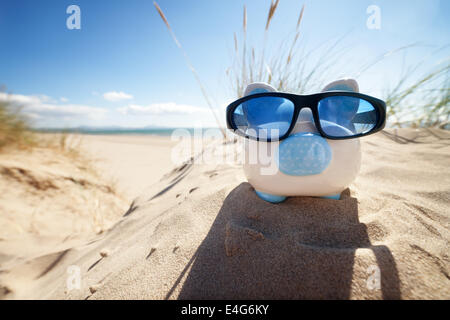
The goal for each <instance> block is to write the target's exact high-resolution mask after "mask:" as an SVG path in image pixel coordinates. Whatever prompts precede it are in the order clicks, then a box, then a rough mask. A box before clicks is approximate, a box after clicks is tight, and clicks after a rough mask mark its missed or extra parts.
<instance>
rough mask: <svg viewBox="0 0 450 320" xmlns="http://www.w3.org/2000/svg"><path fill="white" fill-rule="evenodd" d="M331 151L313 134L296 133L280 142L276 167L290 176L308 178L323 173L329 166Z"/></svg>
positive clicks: (324, 142)
mask: <svg viewBox="0 0 450 320" xmlns="http://www.w3.org/2000/svg"><path fill="white" fill-rule="evenodd" d="M331 158H332V151H331V148H330V146H329V144H328V142H327V141H326V140H325V139H324V138H322V137H321V136H320V135H319V134H317V133H313V132H297V133H294V134H292V135H290V136H289V137H288V138H286V139H285V140H283V141H281V143H280V145H279V147H278V155H277V156H276V159H277V166H278V168H279V169H280V171H281V172H283V173H284V174H287V175H290V176H309V175H315V174H319V173H321V172H323V171H324V170H325V169H326V168H327V167H328V165H329V164H330V161H331Z"/></svg>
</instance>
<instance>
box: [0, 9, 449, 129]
mask: <svg viewBox="0 0 450 320" xmlns="http://www.w3.org/2000/svg"><path fill="white" fill-rule="evenodd" d="M157 2H158V4H159V6H160V7H161V8H162V10H163V11H164V13H165V15H166V17H167V19H168V21H169V23H170V25H171V27H172V29H173V30H174V32H175V34H176V36H177V38H178V40H179V41H180V42H181V44H182V45H183V48H184V50H185V52H186V53H187V55H188V56H189V58H190V60H191V62H192V65H193V66H194V67H195V69H196V70H197V73H198V75H199V77H200V79H201V81H202V83H203V84H204V86H205V88H206V92H207V93H208V95H209V96H210V97H211V100H212V102H213V107H214V108H215V109H216V112H217V115H218V117H219V119H220V121H223V122H224V120H225V119H224V109H225V107H226V105H227V104H229V103H231V102H232V101H233V100H234V99H235V98H236V97H235V95H234V93H233V92H232V90H231V87H230V83H229V80H228V78H227V77H226V74H225V70H226V69H227V68H228V67H229V66H230V65H231V63H232V56H233V45H234V42H233V33H234V32H236V33H237V36H238V37H241V36H242V31H241V30H242V11H243V6H244V5H246V8H247V21H248V31H247V34H248V38H249V42H251V43H253V44H254V45H255V46H258V45H261V44H262V43H263V38H264V32H263V30H264V26H265V23H266V18H267V12H268V9H269V6H270V1H264V0H245V1H244V0H232V1H228V0H227V1H224V0H223V1H216V0H184V1H182V0H178V1H176V0H158V1H157ZM71 5H77V6H78V7H79V9H80V29H69V28H68V26H67V19H70V17H71V16H72V14H73V11H69V13H67V9H68V8H69V7H70V6H71ZM302 5H305V12H304V17H303V20H302V25H301V28H302V29H301V30H302V33H301V38H300V40H301V41H303V42H304V44H305V47H306V48H310V49H313V48H317V47H319V49H318V51H316V52H317V54H318V55H320V50H325V49H320V48H321V47H320V46H321V44H324V43H329V42H330V41H333V39H338V38H340V37H344V38H343V39H344V40H343V41H342V45H343V46H345V48H346V49H347V54H346V56H344V57H343V58H342V61H340V62H341V64H339V74H334V73H332V72H330V73H329V74H327V75H325V78H326V79H329V81H330V82H331V81H333V80H336V77H338V76H340V75H350V76H352V75H355V74H357V72H356V71H355V70H358V68H361V66H363V65H365V64H366V63H368V62H370V61H373V60H374V59H376V58H377V57H379V56H380V55H383V54H384V53H386V52H388V51H390V50H394V49H396V48H399V47H402V46H406V45H410V44H413V43H414V44H415V46H414V47H413V48H411V49H408V50H403V51H401V52H397V53H394V54H392V55H390V56H388V57H386V58H385V59H383V61H382V62H381V63H378V64H376V65H375V66H374V67H372V68H370V69H369V70H366V71H365V72H364V73H363V74H361V75H358V76H357V80H358V82H359V84H360V91H361V92H363V93H366V94H369V95H375V96H378V97H380V95H382V93H383V90H385V88H386V86H389V85H390V84H391V83H395V81H396V80H398V78H399V77H400V75H401V73H402V71H404V68H405V67H404V66H405V64H407V65H414V64H416V63H418V62H419V61H421V60H423V59H424V58H426V59H425V62H424V65H423V66H422V67H421V68H423V69H424V70H425V69H426V68H428V69H430V68H433V67H434V66H435V65H436V64H437V63H439V62H440V61H442V60H443V59H445V58H448V57H449V56H450V46H449V39H450V19H448V13H450V1H448V0H417V1H411V0H409V1H403V0H396V1H390V0H341V1H335V0H314V1H313V0H309V1H301V0H295V1H294V0H280V3H279V6H278V9H277V11H276V13H275V16H274V18H273V20H272V22H271V26H270V29H269V33H268V40H267V44H268V48H269V49H268V50H269V51H270V49H273V48H276V44H277V43H278V42H279V41H280V40H282V39H285V38H286V37H287V36H289V35H292V33H293V32H294V30H295V25H296V22H297V18H298V14H299V11H300V9H301V7H302ZM373 5H375V6H377V8H379V12H380V19H379V22H380V23H379V28H378V29H377V28H376V29H373V28H372V29H370V28H368V26H367V20H368V19H369V18H370V16H371V14H370V13H367V10H368V8H369V7H370V6H373ZM70 21H71V22H74V20H70ZM0 39H1V41H0V85H3V86H4V88H6V89H5V90H4V92H3V93H2V92H0V100H1V99H10V100H11V101H14V103H16V104H20V105H21V106H22V107H23V111H24V112H25V113H27V114H28V115H29V117H30V119H31V120H32V122H33V125H34V126H36V127H57V128H70V127H78V126H95V127H104V126H123V127H145V126H164V127H166V126H167V127H193V126H205V127H211V126H215V125H216V123H215V120H214V117H213V116H212V113H211V111H210V109H209V108H208V105H207V103H206V102H205V99H204V97H203V95H202V92H201V89H200V87H199V85H198V84H197V82H196V80H195V78H194V76H193V74H192V72H191V71H190V69H189V68H188V67H187V65H186V63H185V60H184V56H183V54H182V52H181V51H180V50H179V49H178V48H177V46H176V44H175V43H174V41H173V39H172V38H171V36H170V34H169V32H168V30H167V28H166V26H165V25H164V23H163V21H162V20H161V18H160V17H159V15H158V13H157V11H156V10H155V8H154V6H153V1H151V0H128V1H125V0H108V1H106V0H81V1H77V0H70V1H66V0H58V1H55V0H39V1H37V0H28V1H27V0H1V1H0ZM322 47H323V46H322ZM419 71H420V70H419ZM6 93H8V94H6ZM311 93H313V92H311Z"/></svg>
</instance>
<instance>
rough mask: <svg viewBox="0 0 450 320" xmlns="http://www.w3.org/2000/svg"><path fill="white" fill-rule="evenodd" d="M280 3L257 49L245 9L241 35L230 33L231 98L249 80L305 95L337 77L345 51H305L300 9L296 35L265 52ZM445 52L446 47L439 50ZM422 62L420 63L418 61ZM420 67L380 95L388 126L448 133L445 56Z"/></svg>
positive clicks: (449, 78) (449, 73)
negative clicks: (430, 65)
mask: <svg viewBox="0 0 450 320" xmlns="http://www.w3.org/2000/svg"><path fill="white" fill-rule="evenodd" d="M278 3H279V1H278V0H277V1H275V2H273V1H272V2H271V5H270V8H269V12H268V16H267V20H266V24H265V29H264V31H263V32H264V40H263V44H262V47H255V46H251V45H250V44H249V43H248V35H247V11H246V8H245V6H244V12H243V22H242V32H241V36H240V37H238V36H237V35H236V33H235V34H234V56H233V61H232V65H231V66H230V67H229V68H228V69H227V70H226V73H227V76H228V78H229V80H230V83H231V87H232V90H233V92H234V93H235V95H236V97H241V96H242V95H243V92H244V90H245V88H246V86H247V85H248V84H250V83H252V82H266V83H269V84H270V85H272V86H273V87H275V88H276V89H277V90H278V91H285V92H296V93H300V94H301V93H310V92H317V91H320V90H321V88H322V87H323V86H324V85H325V84H326V82H329V80H330V79H326V77H327V75H329V74H334V73H336V74H339V73H342V70H340V69H339V68H342V67H341V66H340V64H339V63H338V62H339V61H340V59H341V58H342V57H343V56H344V55H345V54H346V53H347V52H346V50H344V49H342V48H341V46H340V42H341V41H342V39H336V40H335V41H334V42H332V43H326V44H324V45H323V46H322V48H321V49H322V50H321V52H323V53H322V54H321V55H319V56H317V54H316V50H317V49H318V48H316V49H314V50H309V51H308V50H307V49H306V48H305V46H304V43H302V41H301V22H302V18H303V14H304V11H305V7H304V6H303V7H302V8H301V10H300V11H299V15H298V20H297V23H296V26H295V32H294V33H293V34H291V35H290V37H288V38H286V39H284V40H283V41H281V43H279V44H275V45H273V44H272V45H271V47H272V49H273V48H277V50H272V52H271V54H268V52H267V46H268V44H267V39H268V31H269V28H270V24H271V21H272V19H273V16H274V14H275V12H276V9H277V7H278ZM413 47H414V45H408V46H404V47H401V48H398V49H395V50H392V51H390V52H388V53H386V54H384V55H382V56H381V57H380V58H379V59H377V60H376V61H374V62H371V63H369V64H368V65H366V66H362V67H361V71H360V72H358V74H359V75H360V74H362V73H363V72H365V71H367V70H368V69H370V68H371V67H372V66H374V65H376V64H377V63H379V62H381V61H382V60H383V59H385V58H386V57H388V56H390V55H392V53H395V52H399V51H406V50H412V49H413ZM444 49H445V48H444ZM422 63H423V62H422ZM422 63H419V64H417V65H414V66H410V67H408V68H407V69H406V71H405V72H404V74H403V75H401V79H400V80H399V81H398V82H397V83H396V84H395V85H394V86H393V87H391V88H388V90H386V91H385V94H384V96H383V97H381V98H382V99H384V100H385V101H386V105H387V115H388V119H387V121H388V125H389V126H393V127H439V128H445V129H449V126H450V124H449V120H450V58H449V59H446V60H444V61H441V62H440V63H438V64H437V66H435V67H434V68H432V69H431V70H428V71H425V72H424V73H423V74H418V73H417V70H418V69H420V68H419V67H421V65H422Z"/></svg>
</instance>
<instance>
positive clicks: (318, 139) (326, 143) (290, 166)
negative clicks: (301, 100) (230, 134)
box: [244, 79, 361, 203]
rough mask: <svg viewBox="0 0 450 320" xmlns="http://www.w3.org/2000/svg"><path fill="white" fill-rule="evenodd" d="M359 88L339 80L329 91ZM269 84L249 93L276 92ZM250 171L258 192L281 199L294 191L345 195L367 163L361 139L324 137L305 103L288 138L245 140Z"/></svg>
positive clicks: (246, 167)
mask: <svg viewBox="0 0 450 320" xmlns="http://www.w3.org/2000/svg"><path fill="white" fill-rule="evenodd" d="M332 90H344V91H354V92H359V87H358V83H357V82H356V81H355V80H353V79H344V80H338V81H334V82H332V83H330V84H328V85H327V86H326V87H325V88H324V89H323V91H332ZM274 91H276V90H275V89H274V88H273V87H271V86H270V85H268V84H265V83H252V84H250V85H249V86H248V87H247V88H246V90H245V96H247V95H250V94H255V93H262V92H274ZM244 149H245V150H244V151H245V162H244V171H245V175H246V177H247V179H248V182H249V183H250V184H251V185H252V186H253V187H254V189H255V191H256V193H257V194H258V196H259V197H260V198H262V199H264V200H266V201H269V202H272V203H279V202H282V201H284V200H285V199H286V197H289V196H312V197H323V198H330V199H339V198H340V194H341V192H342V191H343V190H344V189H346V188H347V187H348V186H349V185H350V183H352V181H353V180H354V179H355V178H356V175H357V174H358V172H359V169H360V164H361V148H360V142H359V139H348V140H329V139H326V138H324V137H322V136H321V135H320V134H319V133H318V131H317V129H316V127H315V125H314V120H313V118H312V112H311V110H310V109H308V108H303V109H302V110H301V112H300V115H299V117H298V120H297V122H296V124H295V127H294V129H293V130H292V133H291V134H290V135H289V137H288V138H286V139H284V140H282V141H274V142H264V141H254V140H248V139H245V141H244Z"/></svg>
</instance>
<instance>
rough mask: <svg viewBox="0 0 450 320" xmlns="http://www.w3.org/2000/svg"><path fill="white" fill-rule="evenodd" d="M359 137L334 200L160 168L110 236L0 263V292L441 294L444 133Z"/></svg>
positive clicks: (448, 285) (445, 270)
mask: <svg viewBox="0 0 450 320" xmlns="http://www.w3.org/2000/svg"><path fill="white" fill-rule="evenodd" d="M108 139H113V140H114V138H112V137H110V138H108ZM159 139H161V138H159ZM361 141H362V150H363V158H362V167H361V173H360V175H359V176H358V178H357V179H356V180H355V182H354V183H353V184H352V185H351V186H350V187H349V189H348V190H346V191H345V192H344V193H343V194H342V197H341V200H337V201H336V200H327V199H317V198H310V197H297V198H289V199H288V200H287V201H285V202H284V203H282V204H278V205H273V204H268V203H266V202H264V201H262V200H260V199H259V198H258V197H257V196H256V195H255V193H254V191H253V189H252V187H251V186H250V185H249V184H248V183H246V182H245V177H244V175H243V172H242V169H241V167H240V166H239V165H230V164H185V165H182V166H178V167H176V168H172V169H168V170H167V173H166V174H165V175H163V177H162V178H160V176H161V174H158V178H156V176H155V177H154V178H153V180H151V179H150V178H149V180H148V181H154V183H153V184H151V185H150V184H149V185H147V186H145V184H141V186H142V188H141V187H139V188H137V189H140V190H142V192H141V193H140V195H139V196H138V197H137V198H135V199H134V200H133V201H132V204H131V205H130V206H129V207H128V208H127V209H126V210H124V212H123V214H122V216H121V217H120V218H119V219H118V220H117V222H116V223H115V224H114V225H112V226H111V228H110V229H109V230H105V231H104V232H102V233H100V234H96V235H93V236H90V237H89V238H86V239H85V241H84V243H82V244H77V245H73V246H70V245H67V246H66V247H65V248H64V249H62V248H61V246H60V247H58V248H55V250H54V251H53V252H48V253H46V254H44V255H41V256H39V257H29V258H28V259H25V258H23V259H22V260H21V263H15V264H14V265H9V266H8V265H5V264H0V295H3V298H6V299H17V298H27V299H192V298H195V299H223V298H227V299H302V298H319V299H433V298H436V299H449V298H450V277H449V274H450V261H449V260H450V258H449V240H450V230H449V229H450V210H449V209H450V206H449V200H450V173H449V170H448V169H449V164H450V134H449V133H448V132H445V131H442V130H425V129H421V130H413V129H401V130H398V131H394V130H386V131H384V132H382V133H379V134H376V135H373V136H369V137H366V138H364V139H362V140H361ZM95 143H98V145H99V146H100V145H101V142H100V141H98V142H95ZM227 147H229V146H228V145H221V144H216V145H215V146H214V148H216V149H217V150H219V151H220V149H222V148H227ZM105 148H107V147H105ZM132 149H133V147H129V149H127V150H132ZM98 150H100V148H98ZM135 150H138V148H136V149H135ZM111 152H113V151H111ZM130 152H131V151H130ZM115 154H116V155H117V157H120V156H121V154H122V155H123V153H121V152H116V153H115ZM127 157H128V159H129V161H132V160H133V157H132V156H131V155H130V154H128V155H127ZM125 163H127V166H129V165H130V162H126V161H125V160H124V164H125ZM118 164H120V161H118V162H117V165H118ZM114 165H115V164H114V163H113V162H110V163H109V164H107V165H105V166H106V167H107V166H111V167H112V166H114ZM166 165H167V164H166ZM145 168H146V166H145V164H142V166H141V167H140V169H139V170H144V169H145ZM166 168H167V167H166ZM123 170H124V171H123V172H122V173H120V174H123V176H122V182H120V183H122V184H123V185H126V184H127V183H128V184H130V183H131V184H132V179H129V180H127V181H123V180H124V179H125V178H126V177H127V174H126V173H124V172H125V171H126V170H130V171H128V172H129V174H131V173H132V172H133V170H134V169H131V168H123ZM139 170H138V171H139ZM156 171H157V170H156ZM156 171H155V172H156ZM162 171H163V169H161V170H160V171H158V173H162ZM158 179H159V181H157V180H158ZM125 180H126V179H125ZM141 181H142V180H141ZM120 183H119V184H120ZM136 183H138V182H136ZM139 183H140V182H139ZM137 189H136V190H137ZM0 237H1V235H0ZM0 243H1V242H0ZM73 270H75V271H76V272H73ZM77 272H79V276H80V277H79V278H78V277H77V278H76V279H79V280H80V281H79V282H78V283H79V287H78V286H75V287H74V285H73V283H77V282H76V281H75V282H73V280H74V275H77ZM378 279H379V281H377V280H378ZM71 283H72V284H71ZM2 291H3V293H2Z"/></svg>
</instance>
